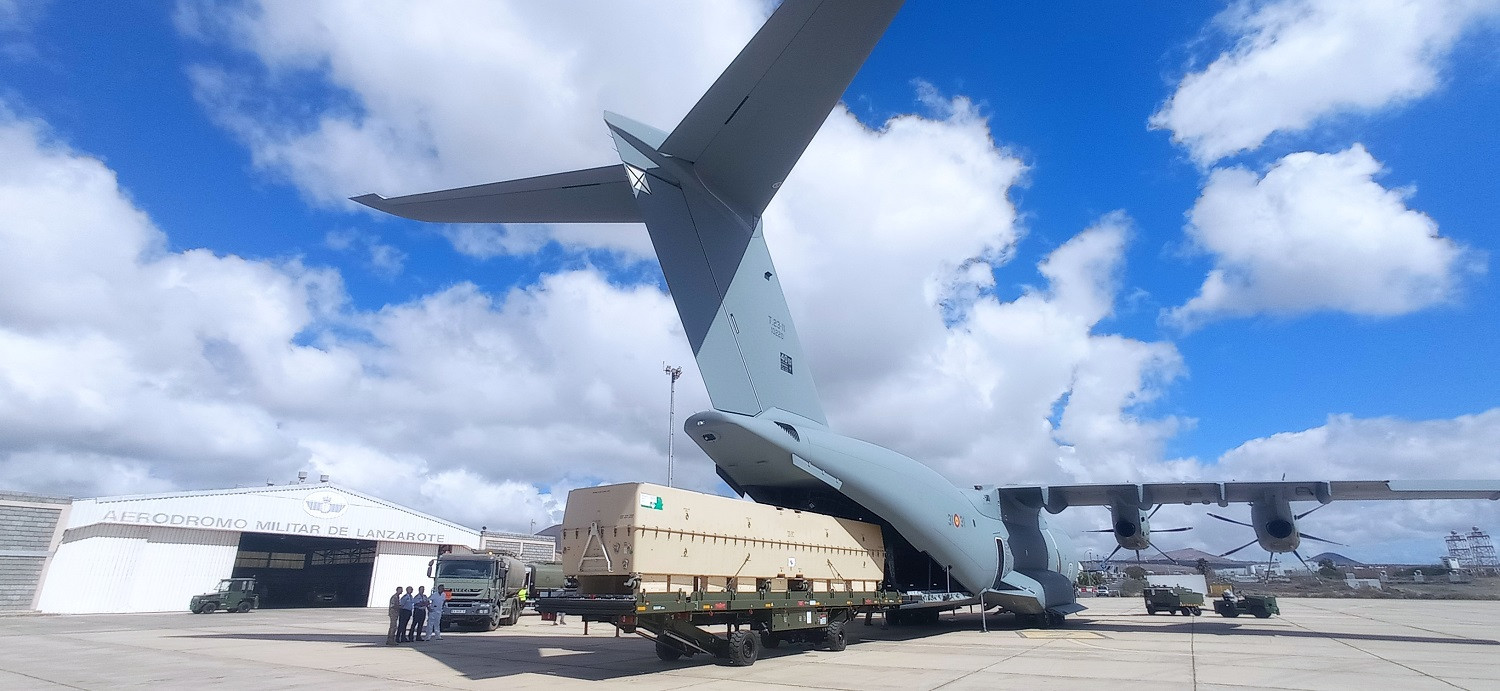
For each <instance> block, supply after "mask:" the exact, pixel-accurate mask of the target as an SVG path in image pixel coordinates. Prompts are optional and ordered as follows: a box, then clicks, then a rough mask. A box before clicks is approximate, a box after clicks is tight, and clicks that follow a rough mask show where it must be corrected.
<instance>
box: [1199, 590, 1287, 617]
mask: <svg viewBox="0 0 1500 691" xmlns="http://www.w3.org/2000/svg"><path fill="white" fill-rule="evenodd" d="M1214 611H1215V612H1218V613H1219V616H1224V617H1237V616H1239V615H1241V614H1253V615H1255V616H1256V617H1258V618H1260V619H1268V618H1270V616H1271V615H1272V614H1281V608H1280V607H1278V606H1276V597H1275V596H1274V595H1245V596H1242V597H1238V598H1235V599H1233V600H1227V599H1222V598H1221V599H1218V600H1214Z"/></svg>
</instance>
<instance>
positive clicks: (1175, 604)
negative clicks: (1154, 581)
mask: <svg viewBox="0 0 1500 691" xmlns="http://www.w3.org/2000/svg"><path fill="white" fill-rule="evenodd" d="M1141 597H1143V598H1145V600H1146V614H1156V613H1157V612H1168V613H1170V614H1181V615H1183V616H1193V617H1196V616H1201V615H1202V614H1203V594H1202V593H1196V592H1193V591H1191V590H1188V589H1187V588H1181V587H1176V588H1165V587H1152V588H1146V590H1145V591H1144V592H1142V593H1141Z"/></svg>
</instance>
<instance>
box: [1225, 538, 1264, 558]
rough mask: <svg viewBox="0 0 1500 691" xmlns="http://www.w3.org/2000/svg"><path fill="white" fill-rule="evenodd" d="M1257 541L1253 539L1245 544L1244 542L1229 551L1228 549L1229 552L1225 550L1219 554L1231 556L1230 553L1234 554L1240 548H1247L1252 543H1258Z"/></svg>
mask: <svg viewBox="0 0 1500 691" xmlns="http://www.w3.org/2000/svg"><path fill="white" fill-rule="evenodd" d="M1256 542H1257V541H1256V540H1251V541H1249V542H1246V543H1245V544H1243V545H1240V546H1239V547H1236V548H1234V549H1232V550H1229V551H1228V552H1225V553H1223V554H1220V555H1219V556H1221V557H1227V556H1229V555H1231V554H1234V553H1235V552H1238V551H1240V550H1242V549H1244V548H1246V547H1249V546H1250V545H1253V544H1255V543H1256Z"/></svg>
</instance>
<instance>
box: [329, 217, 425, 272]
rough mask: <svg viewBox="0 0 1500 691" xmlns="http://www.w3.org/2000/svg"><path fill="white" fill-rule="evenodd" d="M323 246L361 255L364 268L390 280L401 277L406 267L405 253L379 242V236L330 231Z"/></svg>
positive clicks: (354, 231) (351, 231) (343, 229)
mask: <svg viewBox="0 0 1500 691" xmlns="http://www.w3.org/2000/svg"><path fill="white" fill-rule="evenodd" d="M323 244H324V246H326V247H328V248H329V249H331V250H338V251H340V252H347V251H355V252H358V253H360V254H361V255H363V260H364V263H365V265H366V266H368V267H369V268H370V270H371V271H372V272H374V273H375V275H377V276H379V277H381V278H385V279H391V278H395V277H397V276H400V275H401V271H402V269H404V268H405V265H406V253H405V252H402V251H401V250H400V249H397V248H396V247H395V246H394V245H388V244H386V243H384V242H381V240H380V236H379V235H376V234H374V233H365V232H360V231H358V230H353V229H350V228H342V229H339V230H330V231H328V233H327V234H326V235H324V236H323Z"/></svg>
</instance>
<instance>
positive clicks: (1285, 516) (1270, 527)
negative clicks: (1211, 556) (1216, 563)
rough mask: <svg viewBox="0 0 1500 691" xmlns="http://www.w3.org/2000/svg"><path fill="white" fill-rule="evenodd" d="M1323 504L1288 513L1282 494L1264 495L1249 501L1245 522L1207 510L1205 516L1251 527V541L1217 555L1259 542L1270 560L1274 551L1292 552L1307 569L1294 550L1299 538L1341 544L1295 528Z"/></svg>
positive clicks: (1279, 552) (1297, 545) (1226, 554)
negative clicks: (1248, 520)
mask: <svg viewBox="0 0 1500 691" xmlns="http://www.w3.org/2000/svg"><path fill="white" fill-rule="evenodd" d="M1324 506H1327V504H1320V505H1318V506H1315V507H1313V508H1311V509H1309V510H1307V511H1303V512H1302V513H1292V503H1291V501H1289V500H1288V499H1286V498H1285V497H1266V498H1264V499H1260V500H1258V501H1254V502H1251V503H1250V522H1249V523H1246V522H1244V521H1236V520H1234V519H1233V518H1225V517H1224V516H1220V515H1218V514H1215V513H1211V514H1208V515H1209V516H1211V517H1213V518H1217V519H1219V520H1221V521H1224V522H1226V523H1233V524H1235V525H1242V526H1245V527H1247V528H1251V529H1254V530H1255V539H1254V540H1251V541H1249V542H1247V543H1245V544H1243V545H1240V546H1239V547H1236V548H1234V549H1232V550H1229V551H1228V552H1225V553H1223V554H1220V555H1219V556H1221V557H1227V556H1229V555H1231V554H1234V553H1235V552H1238V551H1240V550H1242V549H1245V548H1246V547H1249V546H1250V545H1254V544H1257V543H1259V544H1260V546H1261V549H1264V550H1265V551H1267V552H1270V553H1271V558H1272V559H1275V558H1276V555H1277V554H1282V553H1286V552H1291V553H1292V554H1294V555H1296V557H1297V561H1300V562H1302V565H1303V566H1307V570H1309V571H1311V570H1312V567H1311V566H1308V565H1307V560H1306V559H1303V558H1302V553H1301V552H1298V551H1297V549H1298V548H1299V547H1301V546H1302V541H1303V540H1311V541H1313V542H1322V543H1326V544H1330V545H1338V546H1340V547H1343V546H1345V545H1343V544H1342V543H1339V542H1334V541H1333V540H1325V539H1323V538H1321V537H1318V536H1316V535H1308V534H1307V533H1304V532H1302V531H1300V530H1298V529H1297V521H1298V520H1300V519H1302V518H1304V517H1306V516H1307V515H1308V514H1310V513H1312V512H1314V511H1317V510H1318V509H1321V508H1323V507H1324Z"/></svg>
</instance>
